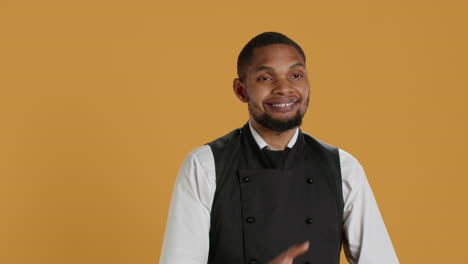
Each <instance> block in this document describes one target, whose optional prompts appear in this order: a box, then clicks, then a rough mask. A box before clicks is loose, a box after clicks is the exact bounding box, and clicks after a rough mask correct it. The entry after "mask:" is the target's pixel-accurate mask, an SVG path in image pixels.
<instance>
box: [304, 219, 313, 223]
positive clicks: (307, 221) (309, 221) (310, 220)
mask: <svg viewBox="0 0 468 264" xmlns="http://www.w3.org/2000/svg"><path fill="white" fill-rule="evenodd" d="M305 222H306V224H308V225H310V224H312V222H313V221H312V218H307V219H306V220H305Z"/></svg>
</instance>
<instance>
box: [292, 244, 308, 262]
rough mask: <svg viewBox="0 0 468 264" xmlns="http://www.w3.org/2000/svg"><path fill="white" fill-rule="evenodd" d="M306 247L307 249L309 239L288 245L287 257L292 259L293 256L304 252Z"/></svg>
mask: <svg viewBox="0 0 468 264" xmlns="http://www.w3.org/2000/svg"><path fill="white" fill-rule="evenodd" d="M308 249H309V241H305V242H303V243H301V244H296V245H294V246H292V247H290V248H289V250H288V253H287V255H288V257H290V258H292V259H294V258H295V257H297V256H300V255H302V254H304V253H306V252H307V250H308Z"/></svg>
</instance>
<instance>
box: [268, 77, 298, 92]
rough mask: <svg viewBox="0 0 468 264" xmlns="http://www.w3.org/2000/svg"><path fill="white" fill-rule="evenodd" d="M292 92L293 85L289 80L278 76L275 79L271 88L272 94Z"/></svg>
mask: <svg viewBox="0 0 468 264" xmlns="http://www.w3.org/2000/svg"><path fill="white" fill-rule="evenodd" d="M292 92H293V87H292V84H291V82H289V80H287V79H284V78H280V79H277V81H276V83H275V86H274V87H273V90H272V91H271V93H272V94H277V95H288V94H290V93H292Z"/></svg>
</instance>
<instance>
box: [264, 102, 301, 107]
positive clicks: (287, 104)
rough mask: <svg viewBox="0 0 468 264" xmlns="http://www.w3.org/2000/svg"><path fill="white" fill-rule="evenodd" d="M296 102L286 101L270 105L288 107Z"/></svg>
mask: <svg viewBox="0 0 468 264" xmlns="http://www.w3.org/2000/svg"><path fill="white" fill-rule="evenodd" d="M295 103H296V102H291V103H285V104H270V105H271V106H273V107H288V106H291V105H293V104H295Z"/></svg>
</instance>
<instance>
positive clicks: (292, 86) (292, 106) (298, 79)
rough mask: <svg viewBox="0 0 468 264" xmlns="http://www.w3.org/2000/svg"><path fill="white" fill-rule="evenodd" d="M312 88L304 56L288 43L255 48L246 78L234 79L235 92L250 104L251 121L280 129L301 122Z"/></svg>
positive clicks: (283, 129) (282, 129) (273, 128)
mask: <svg viewBox="0 0 468 264" xmlns="http://www.w3.org/2000/svg"><path fill="white" fill-rule="evenodd" d="M309 90H310V87H309V79H308V75H307V70H306V68H305V62H304V59H303V58H302V57H301V55H300V54H299V52H298V51H297V50H296V49H295V48H294V47H293V46H290V45H286V44H272V45H268V46H264V47H261V48H256V49H255V50H254V52H253V57H252V63H251V65H250V66H249V67H248V68H247V72H246V75H245V80H242V81H241V80H239V79H236V80H234V91H235V93H236V95H237V96H238V97H239V99H241V101H243V102H246V103H248V107H249V116H250V120H251V122H255V123H257V124H259V125H261V126H263V127H265V128H267V129H270V130H273V131H277V132H284V131H286V130H290V129H292V128H294V127H297V126H299V125H300V124H301V120H302V117H303V116H304V114H305V112H306V110H307V106H308V104H309Z"/></svg>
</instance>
